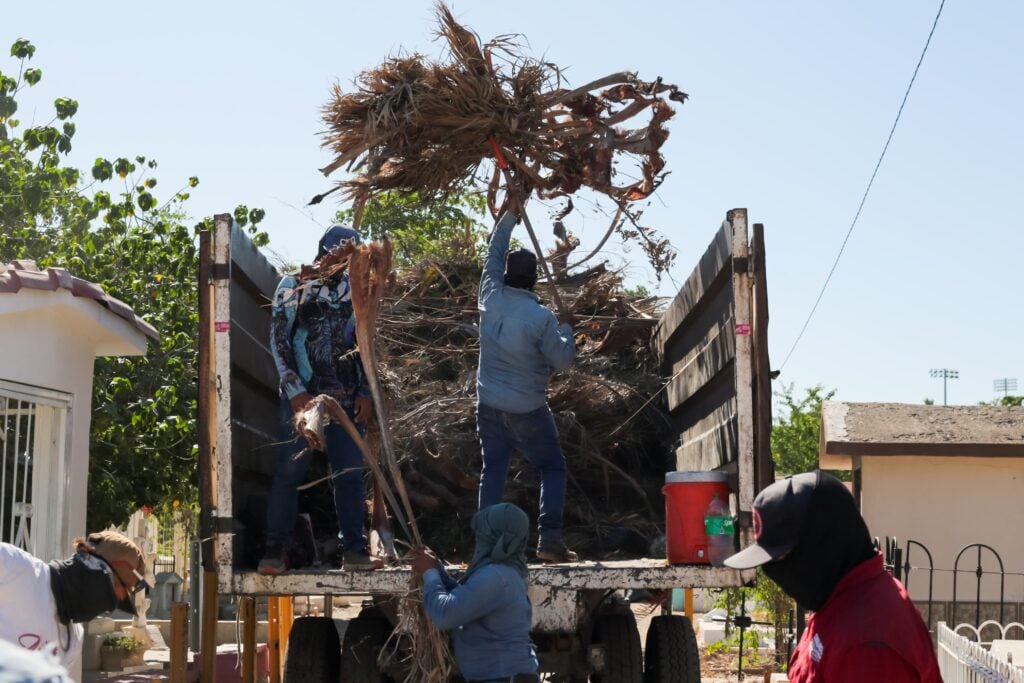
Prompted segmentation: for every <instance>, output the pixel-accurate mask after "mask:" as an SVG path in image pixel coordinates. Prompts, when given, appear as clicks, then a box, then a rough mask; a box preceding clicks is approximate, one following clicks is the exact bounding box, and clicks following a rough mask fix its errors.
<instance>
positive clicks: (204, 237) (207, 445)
mask: <svg viewBox="0 0 1024 683" xmlns="http://www.w3.org/2000/svg"><path fill="white" fill-rule="evenodd" d="M212 269H213V236H212V235H211V234H210V231H209V230H203V231H202V232H201V233H200V234H199V282H197V283H196V286H197V287H198V289H199V391H198V397H197V409H198V435H197V436H198V445H199V499H200V500H202V501H203V505H201V506H200V508H199V534H200V536H201V538H203V539H204V540H203V542H202V554H201V556H202V562H203V567H204V568H205V569H207V570H210V571H216V568H217V564H216V562H217V558H216V553H215V552H214V545H213V537H214V533H215V529H214V525H213V509H214V508H216V507H217V472H216V466H215V464H214V458H213V445H214V443H215V440H216V437H215V434H214V421H215V416H214V410H215V409H216V391H217V388H216V385H215V384H214V381H213V378H214V372H213V363H214V357H213V282H212V280H211V278H212Z"/></svg>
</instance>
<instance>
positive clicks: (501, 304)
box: [477, 200, 576, 562]
mask: <svg viewBox="0 0 1024 683" xmlns="http://www.w3.org/2000/svg"><path fill="white" fill-rule="evenodd" d="M518 210H519V204H518V202H516V201H515V200H512V201H511V202H510V205H509V210H507V211H506V212H505V213H504V214H503V215H502V216H501V218H500V219H499V221H498V224H497V226H496V227H495V229H494V234H493V236H492V237H491V243H490V247H489V249H488V252H487V260H486V261H485V263H484V270H483V275H482V277H481V279H480V295H479V304H478V305H479V308H480V365H479V368H478V370H477V432H478V434H479V436H480V444H481V447H482V451H483V468H482V471H481V472H480V498H479V506H480V508H479V509H481V510H483V509H485V508H486V507H488V506H490V505H494V504H496V503H500V502H501V500H502V495H503V494H504V490H505V479H506V477H507V475H508V467H509V460H510V457H511V455H512V451H513V450H515V451H518V452H519V453H520V454H521V455H522V456H523V457H525V458H526V459H527V460H528V461H530V463H532V464H533V466H534V467H536V468H537V469H539V470H540V474H541V489H540V514H539V517H538V527H539V534H540V541H539V543H538V546H537V558H538V559H540V560H542V561H544V562H571V561H574V560H575V559H576V554H575V553H573V552H572V551H570V550H568V549H566V547H565V545H564V544H563V543H562V514H563V508H564V503H565V481H566V474H565V456H564V455H563V453H562V447H561V445H560V444H559V441H558V429H557V427H556V426H555V421H554V418H553V417H552V415H551V410H550V409H549V408H548V403H547V389H548V382H549V380H550V378H551V373H552V372H561V371H564V370H567V369H568V368H569V366H570V365H571V364H572V361H573V359H574V358H575V356H576V345H575V342H574V340H573V335H572V327H571V323H572V320H571V319H568V320H561V321H560V320H558V319H557V318H556V317H555V314H554V313H553V312H552V311H551V309H549V308H547V307H546V306H544V305H543V304H541V303H540V300H539V299H538V297H537V295H536V294H534V292H533V287H534V285H535V284H536V282H537V257H536V256H535V255H534V254H533V253H532V252H530V251H528V250H526V249H518V250H516V251H513V252H511V253H507V254H506V252H508V248H509V242H510V240H511V236H512V229H513V228H514V227H515V225H516V223H517V221H518Z"/></svg>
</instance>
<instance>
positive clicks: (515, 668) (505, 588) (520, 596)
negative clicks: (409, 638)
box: [423, 564, 537, 681]
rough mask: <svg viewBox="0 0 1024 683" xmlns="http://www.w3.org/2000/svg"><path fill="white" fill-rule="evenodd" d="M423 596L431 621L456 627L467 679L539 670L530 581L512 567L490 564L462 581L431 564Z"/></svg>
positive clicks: (461, 667) (458, 654) (442, 626)
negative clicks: (532, 632)
mask: <svg viewBox="0 0 1024 683" xmlns="http://www.w3.org/2000/svg"><path fill="white" fill-rule="evenodd" d="M423 601H424V605H425V607H426V611H427V615H428V616H429V617H430V620H431V621H433V622H434V624H436V625H437V627H438V628H440V629H443V630H446V631H451V632H452V639H453V640H454V641H455V659H456V661H457V662H458V664H459V670H460V671H461V673H462V676H463V678H465V679H466V680H467V681H486V680H491V679H495V678H510V677H512V676H515V675H516V674H530V673H536V671H537V654H536V652H535V650H534V648H533V643H532V642H531V641H530V623H531V620H532V618H533V608H532V607H531V606H530V599H529V598H528V597H527V595H526V580H525V579H523V577H522V576H520V575H519V572H517V571H516V570H515V569H514V568H512V567H510V566H508V565H504V564H489V565H487V566H485V567H481V568H480V569H479V570H477V571H475V572H473V575H472V576H470V577H469V579H467V580H466V583H464V584H457V583H456V582H455V580H454V579H452V577H451V576H449V575H448V573H447V572H445V571H443V570H441V569H429V570H427V571H426V572H425V573H424V574H423Z"/></svg>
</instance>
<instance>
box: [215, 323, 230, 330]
mask: <svg viewBox="0 0 1024 683" xmlns="http://www.w3.org/2000/svg"><path fill="white" fill-rule="evenodd" d="M213 331H214V332H230V331H231V323H229V322H215V323H213Z"/></svg>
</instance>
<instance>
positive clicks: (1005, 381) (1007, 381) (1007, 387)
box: [992, 377, 1017, 397]
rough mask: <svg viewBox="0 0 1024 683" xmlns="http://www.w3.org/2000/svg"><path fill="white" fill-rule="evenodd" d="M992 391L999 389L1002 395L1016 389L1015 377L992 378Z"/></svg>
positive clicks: (1006, 394)
mask: <svg viewBox="0 0 1024 683" xmlns="http://www.w3.org/2000/svg"><path fill="white" fill-rule="evenodd" d="M992 391H1001V392H1003V396H1004V397H1005V396H1009V394H1010V392H1011V391H1017V378H1016V377H1003V378H1001V379H994V380H992Z"/></svg>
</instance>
